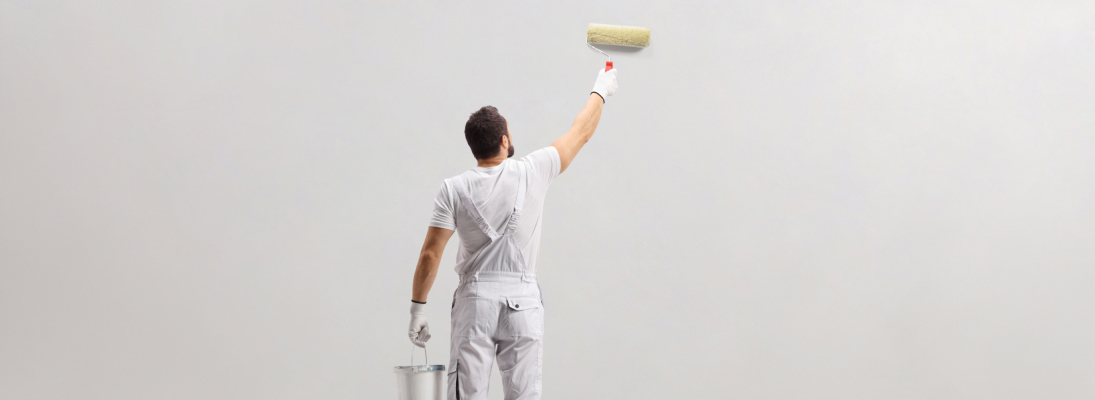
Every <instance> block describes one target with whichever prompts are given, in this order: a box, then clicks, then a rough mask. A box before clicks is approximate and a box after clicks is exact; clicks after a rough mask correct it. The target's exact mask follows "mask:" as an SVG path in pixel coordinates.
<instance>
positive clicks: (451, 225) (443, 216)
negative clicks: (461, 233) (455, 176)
mask: <svg viewBox="0 0 1095 400" xmlns="http://www.w3.org/2000/svg"><path fill="white" fill-rule="evenodd" d="M454 194H455V193H453V191H452V185H451V184H450V182H449V180H448V179H446V180H445V183H442V184H441V190H438V191H437V197H435V198H434V199H433V216H432V217H430V226H436V227H438V228H444V229H448V230H450V231H455V230H456V199H455V197H456V196H454Z"/></svg>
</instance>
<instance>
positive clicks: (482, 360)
mask: <svg viewBox="0 0 1095 400" xmlns="http://www.w3.org/2000/svg"><path fill="white" fill-rule="evenodd" d="M518 171H519V172H520V175H521V178H520V182H519V183H518V185H519V186H518V188H517V199H516V201H515V202H514V205H513V214H512V215H510V217H509V221H508V222H507V223H506V228H505V231H504V232H502V233H501V234H499V233H498V232H497V231H495V230H494V229H493V228H492V227H491V226H490V224H488V223H487V222H486V221H485V220H483V217H482V215H481V214H480V213H479V210H478V208H476V206H475V203H474V202H472V198H471V196H470V193H469V191H468V183H467V180H466V179H459V182H457V183H456V184H454V185H453V186H454V187H455V190H456V193H457V195H459V196H460V202H461V203H464V207H465V208H466V209H467V211H468V214H470V215H471V216H472V218H473V219H474V220H475V223H476V225H478V226H479V229H480V230H482V231H483V233H485V234H486V235H487V236H488V237H489V238H490V242H489V243H487V244H486V245H484V246H483V247H482V248H481V249H479V251H477V252H475V254H472V255H471V256H469V257H468V258H467V260H466V264H465V265H466V266H465V267H464V269H463V271H464V272H463V273H462V274H460V285H459V286H457V288H456V293H455V294H454V295H453V305H452V348H451V350H450V354H449V400H484V399H486V398H487V386H488V383H489V382H490V369H491V366H492V365H493V363H494V361H495V359H497V360H498V370H499V371H500V372H501V374H502V389H503V390H504V391H505V399H506V400H517V399H521V400H526V399H527V400H535V399H539V398H540V391H541V385H540V374H541V367H542V358H543V345H542V343H543V334H544V309H543V307H542V304H541V301H540V288H539V286H538V285H537V283H536V276H535V275H533V274H531V273H529V271H528V269H527V268H526V266H525V259H524V256H523V255H522V253H521V249H520V248H519V247H518V245H517V240H516V239H514V235H513V232H514V230H516V227H517V222H518V221H519V220H520V219H521V206H522V205H523V204H524V202H525V189H526V187H527V179H526V177H525V174H526V171H525V168H523V166H521V167H519V169H518Z"/></svg>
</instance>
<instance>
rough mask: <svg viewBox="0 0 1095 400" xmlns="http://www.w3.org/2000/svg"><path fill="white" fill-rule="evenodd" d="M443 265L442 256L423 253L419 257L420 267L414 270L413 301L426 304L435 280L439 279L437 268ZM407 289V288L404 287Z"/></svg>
mask: <svg viewBox="0 0 1095 400" xmlns="http://www.w3.org/2000/svg"><path fill="white" fill-rule="evenodd" d="M439 264H441V256H440V255H435V254H432V253H429V252H423V253H422V254H421V255H419V257H418V267H417V268H415V270H414V283H413V287H412V288H411V300H412V301H416V302H419V303H425V302H426V297H428V296H429V295H430V288H432V287H433V280H434V279H435V278H437V266H438V265H439ZM404 287H405V286H404Z"/></svg>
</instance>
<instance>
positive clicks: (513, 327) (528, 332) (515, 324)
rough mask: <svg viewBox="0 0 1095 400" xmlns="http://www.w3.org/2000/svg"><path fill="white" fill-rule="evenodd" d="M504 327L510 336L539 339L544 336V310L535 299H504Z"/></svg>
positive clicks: (537, 299)
mask: <svg viewBox="0 0 1095 400" xmlns="http://www.w3.org/2000/svg"><path fill="white" fill-rule="evenodd" d="M504 320H505V327H506V328H507V330H508V331H509V332H507V333H508V334H510V335H512V336H530V337H539V336H542V335H543V334H544V310H543V304H541V303H540V299H539V298H536V297H508V298H506V313H505V317H504Z"/></svg>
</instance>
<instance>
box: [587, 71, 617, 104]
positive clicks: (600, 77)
mask: <svg viewBox="0 0 1095 400" xmlns="http://www.w3.org/2000/svg"><path fill="white" fill-rule="evenodd" d="M617 87H618V86H617V85H616V68H613V69H610V70H608V72H605V70H604V68H601V69H599V70H597V82H594V83H593V93H597V94H598V95H600V96H601V100H604V99H605V98H607V97H608V96H611V95H613V94H614V93H616V88H617Z"/></svg>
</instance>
